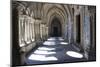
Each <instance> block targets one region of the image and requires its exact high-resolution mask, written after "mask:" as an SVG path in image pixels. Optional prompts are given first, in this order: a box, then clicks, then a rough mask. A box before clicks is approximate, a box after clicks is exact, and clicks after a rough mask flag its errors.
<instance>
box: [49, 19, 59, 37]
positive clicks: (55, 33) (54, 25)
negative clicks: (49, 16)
mask: <svg viewBox="0 0 100 67" xmlns="http://www.w3.org/2000/svg"><path fill="white" fill-rule="evenodd" d="M50 32H51V35H50V36H52V37H60V36H61V23H60V21H59V19H58V18H54V19H53V20H52V21H51V31H50Z"/></svg>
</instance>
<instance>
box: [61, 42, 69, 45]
mask: <svg viewBox="0 0 100 67" xmlns="http://www.w3.org/2000/svg"><path fill="white" fill-rule="evenodd" d="M60 44H62V45H68V43H67V42H60Z"/></svg>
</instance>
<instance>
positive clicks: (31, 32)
mask: <svg viewBox="0 0 100 67" xmlns="http://www.w3.org/2000/svg"><path fill="white" fill-rule="evenodd" d="M12 25H13V26H12V27H13V29H12V30H13V37H12V38H13V39H12V40H13V43H12V55H13V56H12V57H13V58H12V63H13V65H24V64H26V65H27V64H42V63H60V62H74V61H91V60H96V43H95V42H96V40H95V39H96V38H95V37H96V29H95V27H96V7H95V6H87V5H71V4H54V3H52V4H51V3H39V2H27V1H26V2H25V1H13V2H12ZM72 51H73V52H72ZM70 53H76V54H77V53H79V55H80V57H81V58H76V57H75V56H76V54H75V55H74V56H72V55H69V54H70Z"/></svg>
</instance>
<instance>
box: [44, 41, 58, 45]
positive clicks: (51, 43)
mask: <svg viewBox="0 0 100 67" xmlns="http://www.w3.org/2000/svg"><path fill="white" fill-rule="evenodd" d="M43 45H56V42H55V41H53V42H49V41H45V42H44V43H43Z"/></svg>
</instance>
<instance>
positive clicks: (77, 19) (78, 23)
mask: <svg viewBox="0 0 100 67" xmlns="http://www.w3.org/2000/svg"><path fill="white" fill-rule="evenodd" d="M80 22H81V21H80V15H77V16H76V42H77V43H80V42H81V23H80Z"/></svg>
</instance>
